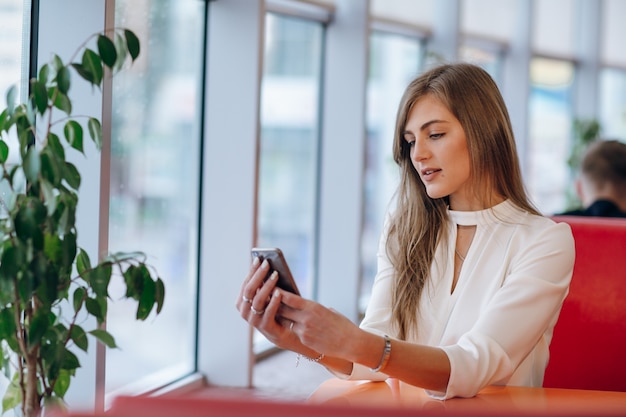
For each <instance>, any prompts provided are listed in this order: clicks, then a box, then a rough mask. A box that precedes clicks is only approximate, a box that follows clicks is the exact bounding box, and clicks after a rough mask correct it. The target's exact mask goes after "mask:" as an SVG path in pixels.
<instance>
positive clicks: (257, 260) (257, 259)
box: [252, 256, 261, 266]
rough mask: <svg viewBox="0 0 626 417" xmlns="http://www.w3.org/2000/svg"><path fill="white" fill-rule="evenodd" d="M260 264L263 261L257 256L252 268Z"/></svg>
mask: <svg viewBox="0 0 626 417" xmlns="http://www.w3.org/2000/svg"><path fill="white" fill-rule="evenodd" d="M259 262H261V260H260V259H259V257H258V256H255V257H254V259H253V260H252V266H258V265H259Z"/></svg>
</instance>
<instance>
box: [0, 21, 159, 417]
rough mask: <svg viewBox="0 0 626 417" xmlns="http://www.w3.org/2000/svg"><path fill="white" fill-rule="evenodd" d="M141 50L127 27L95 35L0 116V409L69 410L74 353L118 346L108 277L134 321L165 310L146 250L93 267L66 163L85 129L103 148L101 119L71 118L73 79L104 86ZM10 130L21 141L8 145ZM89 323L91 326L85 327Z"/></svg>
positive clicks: (11, 98)
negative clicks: (97, 345) (0, 373)
mask: <svg viewBox="0 0 626 417" xmlns="http://www.w3.org/2000/svg"><path fill="white" fill-rule="evenodd" d="M90 44H94V45H95V47H92V48H90V47H89V45H90ZM139 51H140V45H139V40H138V38H137V37H136V35H135V34H134V33H133V32H132V31H130V30H128V29H124V28H115V29H112V30H110V31H106V33H96V34H94V35H92V37H90V38H89V39H87V40H86V41H85V43H83V44H82V45H81V46H80V47H79V48H78V50H77V52H76V54H75V55H74V56H73V57H72V58H70V60H69V62H68V63H65V62H63V61H62V60H61V58H60V57H59V56H54V57H53V58H52V60H51V61H50V62H49V63H47V64H45V65H43V66H42V67H41V68H40V69H39V72H38V76H37V78H33V79H32V80H30V83H29V92H30V93H29V95H28V100H27V101H26V102H25V103H22V104H19V105H18V104H16V88H15V87H12V88H11V89H9V91H8V94H7V108H6V109H4V110H3V111H2V112H1V113H0V175H1V179H0V181H1V182H0V188H1V190H2V194H1V195H0V197H1V200H0V342H1V344H2V355H1V358H0V365H1V366H2V368H3V370H4V371H5V375H7V377H8V378H9V380H10V384H9V386H8V388H7V390H6V393H5V395H4V398H3V400H2V409H3V412H5V411H6V410H10V409H16V408H19V409H20V410H21V414H22V415H23V416H25V417H35V416H38V415H40V413H41V409H42V407H43V406H44V405H48V404H50V405H51V406H58V405H63V398H64V396H65V394H66V392H67V390H68V388H69V386H70V381H71V379H72V377H73V376H74V375H75V372H76V370H77V369H78V368H79V367H80V366H81V365H80V363H79V360H78V358H77V356H76V354H75V353H74V352H73V350H75V349H82V350H83V351H87V350H88V349H89V346H90V341H89V339H90V338H91V337H93V338H95V340H97V341H99V342H101V343H104V344H105V345H106V346H108V347H110V348H113V347H116V344H115V339H114V337H113V336H112V335H111V334H110V333H108V332H107V331H106V329H105V326H104V323H105V320H106V314H107V303H108V301H109V292H108V289H109V284H110V282H111V280H112V279H120V280H121V281H122V282H123V283H124V284H125V289H126V292H125V297H126V298H131V299H135V300H136V301H137V310H136V314H135V318H136V319H138V320H145V319H146V318H147V317H148V316H149V315H150V313H151V312H152V311H156V314H158V313H160V311H161V308H162V306H163V300H164V295H165V288H164V285H163V281H162V280H161V279H160V278H159V277H158V274H157V273H156V271H154V270H153V269H152V268H151V267H149V265H148V264H147V263H146V256H145V255H144V254H143V253H141V252H133V253H116V254H110V255H108V256H103V257H102V258H101V259H99V260H98V262H97V263H93V262H92V260H91V259H90V258H89V256H88V254H87V253H86V252H85V250H83V249H82V248H81V247H79V246H78V244H77V242H78V239H77V238H78V231H77V230H76V224H75V219H76V207H77V205H78V189H79V187H80V183H81V176H80V173H79V172H78V169H77V168H76V166H75V165H73V164H72V163H71V162H69V161H68V160H67V159H66V153H68V152H80V153H84V152H83V139H84V138H86V136H87V134H86V133H85V132H88V135H89V137H90V138H91V140H93V142H94V143H95V145H96V147H97V148H98V149H100V146H101V142H102V132H101V123H100V121H99V120H98V118H94V117H87V116H80V115H75V113H74V109H73V108H72V100H71V98H70V96H69V92H70V87H71V85H72V83H73V79H72V76H73V74H77V75H78V76H79V80H80V79H83V80H84V81H86V82H88V83H89V84H91V85H92V86H93V87H96V88H101V86H102V83H103V80H104V77H105V76H108V74H111V75H112V74H114V73H116V72H117V71H119V70H121V69H122V68H123V66H124V65H125V63H127V62H133V61H134V60H135V59H136V58H137V56H138V55H139ZM79 56H80V60H79V61H78V60H77V61H76V62H73V61H74V59H75V58H78V57H79ZM53 114H54V116H55V117H53ZM57 115H60V116H57ZM11 132H14V133H15V135H14V136H13V137H16V138H17V144H16V145H14V146H12V147H10V146H9V144H8V143H7V142H8V138H9V133H11ZM12 154H14V155H12ZM94 318H95V320H94ZM86 323H93V324H92V327H94V328H90V329H87V328H83V326H86Z"/></svg>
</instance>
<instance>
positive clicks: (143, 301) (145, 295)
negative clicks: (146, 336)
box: [137, 269, 156, 320]
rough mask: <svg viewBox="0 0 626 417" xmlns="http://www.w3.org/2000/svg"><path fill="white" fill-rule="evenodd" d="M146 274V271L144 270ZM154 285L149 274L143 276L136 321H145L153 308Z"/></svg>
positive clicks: (154, 299)
mask: <svg viewBox="0 0 626 417" xmlns="http://www.w3.org/2000/svg"><path fill="white" fill-rule="evenodd" d="M145 271H146V272H147V269H146V270H145ZM155 290H156V285H155V283H154V281H152V278H151V277H150V274H149V273H146V274H145V275H144V282H143V289H142V291H141V296H140V297H139V304H138V305H137V320H145V319H147V318H148V316H149V315H150V312H151V311H152V308H153V307H154V304H155V301H156V298H155Z"/></svg>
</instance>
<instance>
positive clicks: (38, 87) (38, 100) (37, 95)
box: [30, 79, 48, 114]
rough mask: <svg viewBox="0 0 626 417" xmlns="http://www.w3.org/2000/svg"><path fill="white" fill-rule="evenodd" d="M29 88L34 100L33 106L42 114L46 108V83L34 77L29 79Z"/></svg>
mask: <svg viewBox="0 0 626 417" xmlns="http://www.w3.org/2000/svg"><path fill="white" fill-rule="evenodd" d="M30 88H31V91H32V94H33V98H34V101H35V107H37V111H38V112H39V113H40V114H44V113H45V111H46V109H47V108H48V90H46V85H45V84H44V83H42V82H40V81H37V80H35V79H33V80H31V82H30Z"/></svg>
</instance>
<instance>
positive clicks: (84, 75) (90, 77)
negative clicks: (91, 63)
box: [71, 62, 94, 84]
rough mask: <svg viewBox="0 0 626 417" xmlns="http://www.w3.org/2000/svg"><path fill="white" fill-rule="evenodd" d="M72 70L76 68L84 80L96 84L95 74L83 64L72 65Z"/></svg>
mask: <svg viewBox="0 0 626 417" xmlns="http://www.w3.org/2000/svg"><path fill="white" fill-rule="evenodd" d="M71 65H72V68H74V69H75V70H76V72H77V73H78V75H80V76H81V77H82V78H84V79H85V80H87V81H89V82H90V83H92V84H93V83H94V81H93V79H94V78H93V74H92V73H91V72H90V71H89V69H88V68H87V67H85V66H84V65H83V64H79V63H76V62H75V63H73V64H71Z"/></svg>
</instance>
